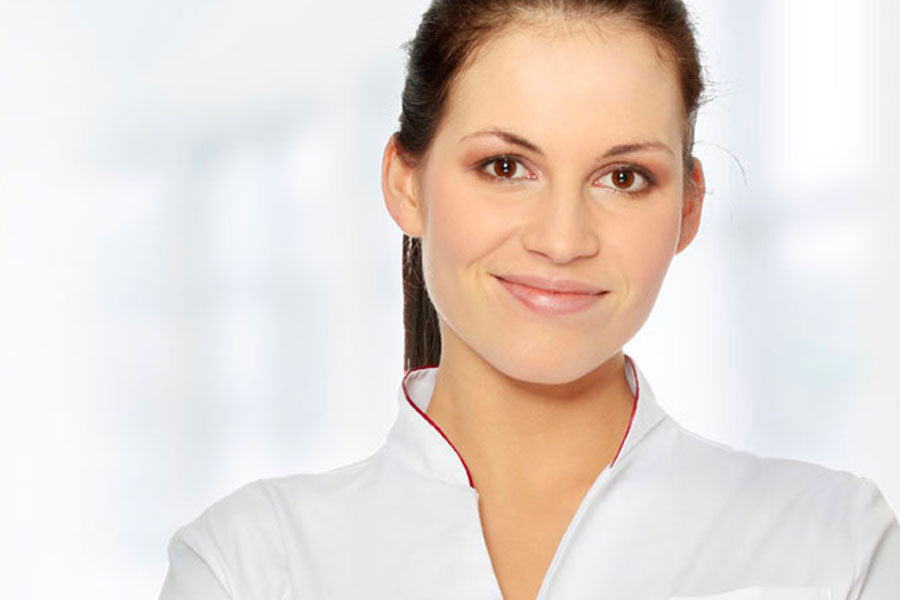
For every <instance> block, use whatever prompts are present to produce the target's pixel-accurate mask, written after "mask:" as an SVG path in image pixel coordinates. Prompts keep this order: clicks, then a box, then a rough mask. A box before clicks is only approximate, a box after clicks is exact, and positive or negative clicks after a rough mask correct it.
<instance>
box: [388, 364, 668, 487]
mask: <svg viewBox="0 0 900 600" xmlns="http://www.w3.org/2000/svg"><path fill="white" fill-rule="evenodd" d="M625 365H626V367H625V378H626V379H627V380H628V386H629V388H631V393H632V394H634V407H633V409H632V411H631V420H630V421H629V424H628V428H627V429H626V431H625V437H624V438H623V440H622V443H621V444H620V446H619V450H618V452H617V453H616V456H615V457H614V458H613V460H612V461H611V462H610V464H609V465H608V466H607V467H606V468H607V469H615V468H622V467H621V464H622V459H623V458H624V457H625V456H627V455H628V454H630V453H631V451H632V450H633V449H634V447H635V446H636V445H637V444H638V442H640V440H641V439H642V438H643V437H644V436H645V435H646V434H647V433H648V432H649V431H650V430H651V429H653V428H654V427H655V426H656V425H657V424H658V423H659V422H660V421H662V419H663V418H665V417H666V413H665V411H664V410H663V409H662V407H661V406H660V405H659V404H658V403H657V401H656V398H655V396H654V394H653V390H652V389H651V388H650V384H649V383H648V382H647V379H646V377H645V376H644V374H643V373H642V372H641V370H640V368H639V367H638V366H637V364H636V363H635V362H634V359H632V358H631V357H630V356H628V355H627V354H626V355H625ZM437 372H438V366H437V365H434V366H427V367H420V368H417V369H412V370H409V371H407V372H406V373H405V374H404V376H403V379H402V381H401V383H400V389H399V391H398V404H399V409H398V412H397V418H396V421H395V422H394V425H393V426H392V427H391V429H390V431H389V432H388V435H387V439H386V440H385V444H384V445H385V449H386V450H388V451H389V452H391V453H392V454H393V455H394V456H395V457H397V458H399V459H400V460H402V461H403V462H404V463H406V464H407V466H409V467H411V468H412V469H413V470H415V471H417V472H419V473H421V474H423V475H426V476H428V477H432V478H436V479H439V480H442V481H445V482H448V483H453V484H458V485H462V486H468V487H472V488H474V486H473V484H472V476H471V474H470V473H469V469H468V467H467V466H466V463H465V460H463V457H462V456H461V455H460V454H459V452H458V451H457V449H456V448H455V447H454V446H453V443H452V442H451V441H450V439H449V438H447V436H446V435H445V434H444V432H443V431H442V430H441V428H440V427H438V425H437V424H436V423H435V422H434V421H432V420H431V418H429V417H428V415H427V410H428V403H429V402H430V401H431V395H432V393H433V392H434V385H435V381H436V380H437ZM617 465H619V466H618V467H617Z"/></svg>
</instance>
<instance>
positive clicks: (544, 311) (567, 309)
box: [495, 275, 607, 317]
mask: <svg viewBox="0 0 900 600" xmlns="http://www.w3.org/2000/svg"><path fill="white" fill-rule="evenodd" d="M495 277H496V278H497V281H499V282H500V284H501V286H502V287H503V288H505V289H506V291H507V292H509V294H510V295H511V296H512V297H513V298H515V299H516V300H518V301H519V302H520V303H521V304H523V305H524V306H525V307H526V308H528V309H529V310H530V311H532V312H534V313H537V314H538V315H541V316H545V317H555V316H561V315H570V314H573V313H577V312H581V311H583V310H586V309H587V308H589V307H591V306H592V305H593V304H594V303H595V302H597V301H598V300H600V299H601V298H603V297H604V296H606V292H607V291H606V290H603V289H601V288H598V287H596V286H592V285H590V284H585V283H582V282H579V281H571V280H565V281H559V280H557V281H551V280H548V279H543V278H540V277H534V276H530V275H529V276H525V275H511V276H507V275H504V276H503V277H499V276H495Z"/></svg>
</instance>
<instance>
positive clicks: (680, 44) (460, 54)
mask: <svg viewBox="0 0 900 600" xmlns="http://www.w3.org/2000/svg"><path fill="white" fill-rule="evenodd" d="M541 14H562V15H565V16H568V17H574V18H589V17H598V16H617V17H624V18H625V19H627V20H628V21H630V22H632V23H634V24H635V25H637V26H638V27H639V28H641V29H642V30H643V31H644V32H645V33H647V34H648V35H650V36H651V37H652V38H653V39H654V40H656V41H657V43H658V44H659V47H660V49H661V58H663V59H664V60H668V61H670V62H671V63H673V65H674V69H675V72H676V74H677V76H678V79H679V81H680V84H681V93H682V100H683V104H684V109H685V123H686V130H685V135H684V153H683V156H684V161H685V177H686V178H687V177H689V176H690V163H691V156H692V151H693V145H694V126H695V123H696V118H697V111H698V109H699V107H700V104H701V96H702V94H703V91H704V87H705V86H704V81H703V75H702V68H701V65H700V58H699V52H698V49H697V43H696V40H695V37H694V31H693V27H692V25H691V22H690V17H689V15H688V11H687V8H686V7H685V5H684V2H683V1H682V0H434V1H433V2H432V4H431V6H430V7H429V8H428V10H427V11H426V12H425V13H424V14H423V15H422V21H421V22H420V24H419V27H418V30H417V31H416V35H415V37H414V38H413V39H412V40H410V41H409V42H407V43H406V44H405V47H406V48H407V50H408V53H409V58H408V62H407V69H406V83H405V86H404V88H403V99H402V112H401V114H400V129H399V131H398V132H397V133H396V134H395V135H396V139H397V142H398V145H399V149H400V152H401V154H402V155H403V157H404V159H405V160H407V161H409V162H411V163H413V164H415V163H416V162H418V160H419V159H421V158H422V156H423V155H424V154H425V152H426V151H427V149H428V147H429V146H430V145H431V142H432V139H433V138H434V134H435V131H436V130H437V126H438V123H439V121H440V118H441V116H442V113H443V109H444V106H445V104H446V99H447V95H448V93H449V90H450V87H451V85H452V83H453V81H454V79H455V78H456V76H457V75H458V74H459V72H460V71H461V69H462V67H463V66H464V64H465V62H466V60H467V59H468V58H469V57H470V56H471V55H472V52H473V51H474V50H475V48H476V47H477V46H478V45H479V44H481V43H483V42H484V41H485V40H486V39H487V38H488V37H489V36H490V35H492V34H496V33H497V32H499V31H500V30H502V29H503V28H504V27H507V26H509V25H511V24H514V23H517V22H522V21H527V19H528V18H529V17H532V16H536V15H541ZM403 321H404V329H405V350H404V358H403V365H404V369H405V370H409V369H415V368H418V367H422V366H426V365H436V364H438V362H439V361H440V353H441V335H440V330H439V328H438V318H437V313H436V311H435V309H434V305H433V304H432V302H431V299H430V298H429V297H428V292H427V290H426V289H425V279H424V276H423V273H422V246H421V240H419V239H418V238H411V237H409V236H407V235H404V236H403Z"/></svg>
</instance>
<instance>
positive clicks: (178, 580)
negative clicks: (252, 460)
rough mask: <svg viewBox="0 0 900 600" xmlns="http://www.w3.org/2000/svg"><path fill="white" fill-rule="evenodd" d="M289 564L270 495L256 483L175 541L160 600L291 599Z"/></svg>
mask: <svg viewBox="0 0 900 600" xmlns="http://www.w3.org/2000/svg"><path fill="white" fill-rule="evenodd" d="M287 563H288V561H287V557H286V556H285V548H284V542H283V537H282V530H281V523H280V521H279V518H278V516H277V515H276V513H275V511H274V510H273V505H272V501H271V499H270V496H269V493H268V491H267V489H266V487H265V485H264V484H263V482H254V483H251V484H248V485H245V486H244V487H242V488H240V489H239V490H237V491H235V492H232V493H231V494H229V495H228V496H226V497H225V498H223V499H222V500H219V501H218V502H216V503H215V504H213V505H212V506H210V507H209V508H207V509H206V510H205V511H204V512H203V514H201V515H200V516H199V517H198V518H197V519H195V520H194V521H193V522H192V523H189V524H188V525H186V526H184V527H182V528H181V529H179V530H178V532H177V533H176V534H175V535H174V536H173V538H172V541H171V542H170V543H169V573H168V575H167V576H166V580H165V583H164V584H163V589H162V593H161V595H160V600H195V599H196V600H199V599H203V600H207V599H211V600H257V599H265V600H290V599H292V598H293V597H294V594H293V591H292V582H291V575H290V569H289V566H288V564H287Z"/></svg>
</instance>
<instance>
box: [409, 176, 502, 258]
mask: <svg viewBox="0 0 900 600" xmlns="http://www.w3.org/2000/svg"><path fill="white" fill-rule="evenodd" d="M482 196H483V195H479V193H478V190H477V186H476V185H473V184H472V183H471V182H469V181H467V175H466V174H449V175H445V176H441V175H436V176H434V177H433V178H432V180H431V181H430V182H429V185H428V188H427V193H426V196H425V197H426V201H425V202H426V210H425V231H424V233H423V259H424V260H425V262H426V263H428V264H429V265H431V267H432V268H434V267H437V268H439V269H441V270H442V271H441V273H438V275H443V274H444V273H445V272H446V273H447V274H449V273H451V272H454V271H459V270H462V269H465V268H466V267H467V266H469V265H471V264H472V263H474V262H475V261H477V260H478V259H480V258H482V257H484V256H485V255H487V254H488V253H490V252H491V250H493V249H494V248H496V247H497V246H498V245H499V244H501V243H502V241H503V240H504V239H505V237H506V233H507V229H508V228H509V219H505V218H503V214H502V210H498V207H497V206H496V205H495V203H492V202H491V201H490V200H489V199H487V198H484V197H482Z"/></svg>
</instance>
